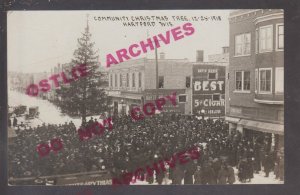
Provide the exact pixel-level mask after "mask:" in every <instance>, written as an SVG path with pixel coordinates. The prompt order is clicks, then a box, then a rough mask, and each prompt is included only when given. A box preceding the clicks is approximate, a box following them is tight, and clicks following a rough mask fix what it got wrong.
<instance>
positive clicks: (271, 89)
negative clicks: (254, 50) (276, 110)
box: [258, 68, 273, 94]
mask: <svg viewBox="0 0 300 195" xmlns="http://www.w3.org/2000/svg"><path fill="white" fill-rule="evenodd" d="M266 70H271V74H270V75H271V78H270V91H262V90H261V85H260V84H261V81H260V74H261V71H266ZM272 79H273V69H272V68H259V69H258V93H259V94H272V92H273V88H272V87H273V80H272Z"/></svg>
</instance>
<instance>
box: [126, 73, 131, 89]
mask: <svg viewBox="0 0 300 195" xmlns="http://www.w3.org/2000/svg"><path fill="white" fill-rule="evenodd" d="M129 82H130V78H129V73H128V72H127V73H126V87H127V88H128V87H130V85H129Z"/></svg>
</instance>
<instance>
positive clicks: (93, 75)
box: [56, 22, 109, 123]
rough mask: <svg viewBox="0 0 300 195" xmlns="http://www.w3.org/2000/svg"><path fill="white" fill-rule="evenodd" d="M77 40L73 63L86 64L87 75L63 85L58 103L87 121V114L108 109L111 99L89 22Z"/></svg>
mask: <svg viewBox="0 0 300 195" xmlns="http://www.w3.org/2000/svg"><path fill="white" fill-rule="evenodd" d="M77 41H78V48H77V49H76V50H75V51H74V57H73V59H72V63H71V64H72V66H73V67H75V66H79V65H84V66H86V72H87V76H85V77H80V78H78V79H77V80H76V81H74V82H70V84H68V85H62V86H61V87H60V89H57V90H56V92H57V95H58V96H60V103H59V104H58V105H59V107H60V108H61V110H62V111H63V112H65V113H69V114H70V113H73V114H74V113H76V115H80V116H81V118H82V123H85V122H86V117H87V116H89V115H97V114H101V113H103V112H105V111H108V105H109V99H108V97H107V95H106V93H105V91H104V88H103V87H104V82H105V81H104V80H103V76H104V74H103V72H101V71H99V70H100V69H99V65H100V64H99V62H98V55H97V51H94V49H93V47H94V44H95V43H94V42H92V41H91V33H90V31H89V25H88V22H87V26H86V28H85V31H84V33H82V37H80V38H79V39H78V40H77ZM68 69H69V70H71V69H72V68H68Z"/></svg>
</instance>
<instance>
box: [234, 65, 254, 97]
mask: <svg viewBox="0 0 300 195" xmlns="http://www.w3.org/2000/svg"><path fill="white" fill-rule="evenodd" d="M238 72H241V73H242V80H241V81H242V83H241V89H240V90H239V89H237V88H236V73H238ZM245 72H249V74H250V81H249V82H250V89H249V90H245V89H244V78H245V77H244V75H245ZM234 85H235V86H234V87H235V88H234V91H233V92H235V93H250V91H251V71H250V70H236V71H235V73H234Z"/></svg>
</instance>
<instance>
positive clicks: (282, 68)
mask: <svg viewBox="0 0 300 195" xmlns="http://www.w3.org/2000/svg"><path fill="white" fill-rule="evenodd" d="M278 70H282V74H283V76H282V80H283V88H282V91H278V90H277V89H278V88H277V85H276V80H277V75H278V72H277V71H278ZM274 84H275V93H276V94H284V67H276V68H275V83H274Z"/></svg>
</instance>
